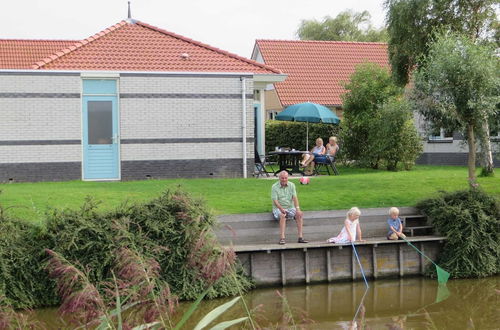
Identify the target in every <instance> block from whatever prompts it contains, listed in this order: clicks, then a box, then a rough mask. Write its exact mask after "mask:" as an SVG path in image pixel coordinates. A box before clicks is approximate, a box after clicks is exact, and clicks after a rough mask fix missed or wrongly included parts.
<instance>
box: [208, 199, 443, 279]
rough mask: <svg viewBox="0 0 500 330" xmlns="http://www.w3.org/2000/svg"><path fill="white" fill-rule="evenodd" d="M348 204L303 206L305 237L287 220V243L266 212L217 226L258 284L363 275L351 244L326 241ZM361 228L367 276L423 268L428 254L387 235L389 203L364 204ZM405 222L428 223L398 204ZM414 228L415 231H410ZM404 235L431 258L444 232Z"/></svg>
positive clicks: (231, 218) (394, 274)
mask: <svg viewBox="0 0 500 330" xmlns="http://www.w3.org/2000/svg"><path fill="white" fill-rule="evenodd" d="M346 212H347V210H335V211H313V212H307V211H306V212H304V238H305V239H307V240H309V243H307V244H303V243H297V228H296V225H295V221H294V220H289V221H288V222H287V229H286V237H287V243H286V245H279V244H278V241H279V225H278V222H277V221H276V220H274V219H273V218H272V215H271V214H270V213H260V214H243V215H223V216H220V217H219V222H220V224H221V226H220V227H219V228H218V230H217V231H216V234H217V237H218V239H219V241H220V242H221V243H222V244H223V245H226V246H232V248H233V249H234V250H235V252H236V254H237V258H238V260H239V261H240V263H241V265H242V266H243V269H244V270H245V272H246V273H247V274H248V275H249V276H250V277H251V278H252V279H253V280H254V281H255V283H256V285H257V286H258V287H262V286H273V285H283V286H286V285H292V284H308V283H319V282H335V281H356V280H362V274H361V270H360V268H359V265H358V263H357V260H356V258H355V254H354V251H353V248H352V247H351V245H350V244H332V243H327V242H326V239H328V238H329V237H332V236H336V235H337V234H338V233H339V232H340V230H341V229H342V226H343V223H344V219H345V214H346ZM361 213H362V214H361V217H360V223H361V229H362V232H363V238H364V239H366V242H357V243H355V247H356V250H357V252H358V255H359V258H360V261H361V264H362V266H363V270H364V272H365V275H366V276H367V277H368V278H373V279H378V278H389V277H405V276H415V275H419V274H422V273H423V272H424V270H425V268H426V267H427V264H428V260H426V259H425V258H424V257H422V256H421V255H420V254H419V253H417V251H415V249H413V248H412V247H411V246H409V245H408V244H407V243H406V242H405V241H402V240H399V241H389V240H387V239H386V238H385V236H386V233H387V218H388V214H387V213H388V208H383V209H373V208H372V209H362V210H361ZM400 217H401V219H402V220H403V222H406V223H407V224H408V228H410V225H411V226H413V227H414V228H424V229H429V226H428V224H426V222H427V219H426V218H425V217H423V216H421V215H419V214H418V211H417V210H416V209H415V208H411V207H405V208H400ZM412 233H413V231H412ZM414 235H415V236H412V237H410V236H408V237H407V240H408V241H410V242H412V244H414V245H415V246H416V247H417V248H418V249H420V250H421V251H422V252H424V253H425V254H426V255H427V256H428V257H429V258H431V259H432V260H435V258H436V257H437V255H438V253H439V251H440V249H441V245H442V243H443V241H444V240H445V239H446V238H445V237H443V236H440V235H437V234H435V233H433V232H429V230H427V232H425V234H423V235H418V231H417V230H415V233H414Z"/></svg>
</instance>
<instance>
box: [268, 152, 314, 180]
mask: <svg viewBox="0 0 500 330" xmlns="http://www.w3.org/2000/svg"><path fill="white" fill-rule="evenodd" d="M308 152H309V151H299V150H293V151H271V152H270V153H269V155H277V156H278V166H279V170H277V171H276V172H274V175H276V174H278V173H279V172H281V171H287V172H288V174H290V175H293V173H300V174H302V175H304V171H302V170H301V169H300V162H301V160H302V154H305V153H308Z"/></svg>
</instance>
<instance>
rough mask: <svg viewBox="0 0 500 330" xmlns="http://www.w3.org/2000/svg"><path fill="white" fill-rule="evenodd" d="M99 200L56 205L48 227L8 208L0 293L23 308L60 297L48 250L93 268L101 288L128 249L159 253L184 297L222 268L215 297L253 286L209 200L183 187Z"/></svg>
mask: <svg viewBox="0 0 500 330" xmlns="http://www.w3.org/2000/svg"><path fill="white" fill-rule="evenodd" d="M97 206H98V203H96V202H95V201H93V200H92V199H87V200H86V202H85V203H84V204H83V205H82V207H81V208H80V209H78V210H69V209H64V210H52V211H51V212H49V213H48V214H47V215H46V220H45V221H44V225H41V226H38V225H33V224H30V223H28V222H25V221H22V220H18V219H8V218H7V217H6V216H5V212H1V211H0V296H2V295H3V296H5V300H6V301H7V302H8V303H11V304H12V305H13V306H14V307H16V308H26V307H30V308H32V307H41V306H51V305H55V304H57V303H59V298H58V297H57V294H56V292H55V283H54V281H53V280H52V279H50V278H49V277H48V274H47V271H46V264H47V260H48V255H47V254H46V252H45V250H46V249H49V250H52V251H54V252H56V253H58V254H59V255H61V256H63V257H64V258H65V259H66V260H67V261H68V262H70V263H71V264H73V265H75V266H76V267H78V268H79V269H80V270H82V271H83V272H85V274H86V276H87V278H88V279H89V281H90V282H91V283H92V284H94V285H96V286H97V287H98V288H99V283H104V282H109V281H110V279H111V278H112V274H111V270H112V269H113V267H114V266H115V265H116V255H117V253H118V251H120V249H121V248H128V249H130V250H132V251H134V252H135V253H137V254H138V255H140V256H141V257H143V258H144V259H145V260H148V259H154V260H156V261H157V262H158V264H159V266H160V279H161V280H162V281H164V282H165V283H168V285H169V287H170V289H171V290H172V292H173V294H175V295H177V296H178V297H179V298H181V299H195V298H196V297H197V296H198V295H199V294H200V293H201V292H203V291H204V290H205V289H206V288H207V287H208V286H210V285H212V277H213V270H214V269H215V272H219V275H220V276H222V277H221V278H220V279H218V281H217V282H216V283H215V284H214V285H213V286H212V288H211V289H210V291H209V292H208V294H207V296H208V297H210V298H213V297H218V296H228V295H235V294H238V290H239V289H243V290H245V289H248V288H249V287H250V285H251V284H250V282H249V281H248V280H247V278H246V277H245V276H244V275H243V273H242V271H241V270H238V267H231V268H230V269H228V268H227V266H226V265H227V264H228V263H230V264H231V265H233V264H234V261H235V258H234V252H232V251H231V250H228V249H225V248H223V247H222V246H220V244H219V243H218V242H217V240H216V238H215V236H214V234H213V233H212V230H211V228H212V226H214V225H216V219H215V217H214V216H213V215H212V214H211V213H210V212H209V211H208V209H207V207H206V205H205V204H204V202H202V201H200V200H196V199H193V198H191V197H190V196H189V195H188V194H187V193H185V192H183V191H181V190H179V189H178V190H175V191H166V192H164V193H163V194H162V195H161V196H159V197H158V198H155V199H153V200H151V201H149V202H145V203H137V204H124V205H122V206H120V207H119V208H117V209H116V210H114V211H110V212H101V211H98V210H97ZM220 260H224V261H225V262H226V263H221V262H220ZM206 265H210V266H212V268H210V269H211V272H210V274H208V273H207V271H206V269H203V268H202V266H206ZM219 265H220V267H218V266H219ZM234 269H237V270H236V271H235V270H234ZM235 272H236V273H235ZM235 278H236V283H235ZM238 286H239V287H238ZM101 289H102V288H101Z"/></svg>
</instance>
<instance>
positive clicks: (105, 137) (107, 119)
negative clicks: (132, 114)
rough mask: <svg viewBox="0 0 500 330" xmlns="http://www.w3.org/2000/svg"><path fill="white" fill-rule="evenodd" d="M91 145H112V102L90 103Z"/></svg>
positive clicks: (89, 130) (89, 128)
mask: <svg viewBox="0 0 500 330" xmlns="http://www.w3.org/2000/svg"><path fill="white" fill-rule="evenodd" d="M87 109H88V126H89V127H88V132H89V144H112V136H113V103H112V101H88V103H87Z"/></svg>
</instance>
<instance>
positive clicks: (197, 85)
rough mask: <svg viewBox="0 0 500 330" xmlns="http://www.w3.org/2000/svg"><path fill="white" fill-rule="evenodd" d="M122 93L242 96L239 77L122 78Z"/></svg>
mask: <svg viewBox="0 0 500 330" xmlns="http://www.w3.org/2000/svg"><path fill="white" fill-rule="evenodd" d="M246 82H247V83H246V85H247V91H248V93H250V94H252V93H253V84H252V81H251V79H246ZM120 92H121V93H208V94H217V93H225V94H240V93H241V81H240V78H239V77H234V78H224V77H222V78H217V77H121V78H120Z"/></svg>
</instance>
